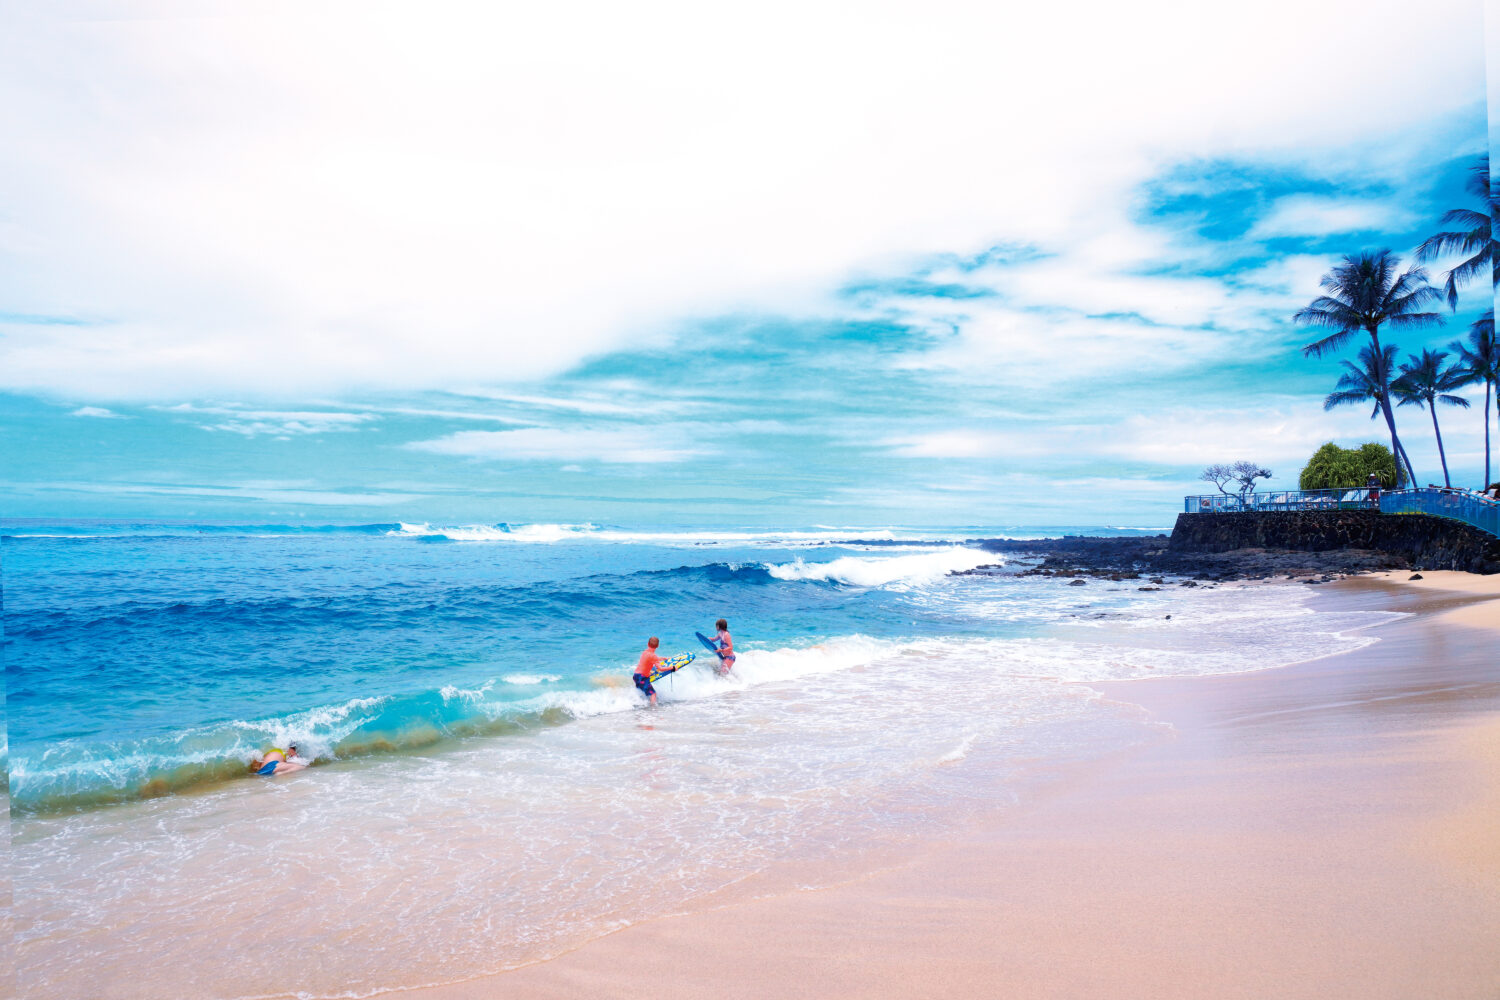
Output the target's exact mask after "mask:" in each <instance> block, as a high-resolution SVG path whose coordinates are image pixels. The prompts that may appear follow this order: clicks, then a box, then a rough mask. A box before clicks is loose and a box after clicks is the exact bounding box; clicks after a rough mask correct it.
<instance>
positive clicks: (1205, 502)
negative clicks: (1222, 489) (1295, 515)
mask: <svg viewBox="0 0 1500 1000" xmlns="http://www.w3.org/2000/svg"><path fill="white" fill-rule="evenodd" d="M1375 507H1376V501H1375V499H1374V498H1372V497H1371V496H1370V491H1369V490H1368V489H1365V488H1364V487H1360V488H1359V489H1357V490H1279V491H1275V492H1270V493H1246V494H1245V495H1243V496H1240V495H1238V494H1237V495H1234V496H1226V495H1225V494H1223V493H1218V494H1209V495H1208V496H1197V497H1184V498H1183V501H1182V509H1183V511H1184V512H1186V513H1188V514H1222V513H1226V512H1230V511H1246V510H1358V509H1360V508H1363V509H1365V510H1373V509H1375Z"/></svg>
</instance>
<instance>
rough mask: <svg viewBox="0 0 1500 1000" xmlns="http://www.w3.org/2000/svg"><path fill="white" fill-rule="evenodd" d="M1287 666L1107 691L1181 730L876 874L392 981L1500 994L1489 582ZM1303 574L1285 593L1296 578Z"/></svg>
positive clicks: (1498, 587)
mask: <svg viewBox="0 0 1500 1000" xmlns="http://www.w3.org/2000/svg"><path fill="white" fill-rule="evenodd" d="M1408 576H1410V574H1409V573H1407V572H1399V573H1393V574H1375V575H1370V576H1364V577H1359V578H1354V579H1350V580H1346V581H1343V582H1341V583H1337V584H1332V585H1328V586H1326V587H1324V588H1322V589H1321V590H1320V593H1319V596H1318V599H1317V600H1318V606H1320V607H1323V608H1326V609H1329V610H1332V609H1334V608H1338V609H1352V608H1359V609H1371V610H1397V611H1403V612H1408V613H1410V614H1411V617H1408V618H1404V619H1401V620H1399V621H1396V622H1393V623H1389V624H1385V625H1381V626H1378V627H1377V628H1376V629H1375V630H1374V631H1373V633H1372V634H1375V635H1378V636H1380V638H1381V641H1380V642H1378V643H1376V644H1374V645H1372V646H1369V647H1366V648H1365V649H1362V650H1359V651H1357V652H1354V653H1351V654H1344V655H1340V656H1336V657H1328V658H1325V659H1322V660H1317V661H1312V662H1309V663H1304V664H1299V665H1297V666H1293V667H1287V668H1282V669H1277V670H1268V671H1261V672H1257V673H1251V674H1241V675H1232V676H1220V677H1212V678H1188V679H1151V680H1142V681H1130V682H1117V683H1113V684H1109V685H1097V686H1099V687H1103V688H1104V689H1105V692H1106V696H1107V697H1111V698H1115V699H1119V700H1121V701H1128V702H1131V703H1134V704H1139V705H1142V706H1145V707H1146V708H1147V709H1148V710H1149V711H1150V713H1151V714H1152V716H1153V717H1154V718H1155V719H1156V720H1158V721H1161V722H1164V723H1168V724H1170V726H1171V732H1170V735H1169V736H1167V737H1164V738H1163V739H1162V740H1160V741H1159V742H1156V743H1153V744H1150V745H1148V746H1146V747H1144V748H1141V749H1139V750H1137V751H1134V752H1131V753H1129V754H1125V755H1121V756H1117V757H1115V758H1111V759H1107V760H1103V761H1097V762H1094V763H1092V764H1090V765H1087V766H1083V767H1079V768H1076V769H1075V770H1073V771H1072V772H1070V773H1069V774H1067V775H1066V776H1065V777H1064V778H1063V779H1060V780H1059V781H1057V782H1054V783H1053V784H1051V785H1050V786H1048V787H1047V788H1046V789H1045V791H1044V792H1043V793H1042V794H1040V795H1039V796H1038V797H1037V798H1035V799H1033V800H1031V801H1029V802H1027V803H1026V804H1024V805H1023V806H1021V807H1012V808H1010V809H1008V810H1004V811H997V812H996V813H995V814H994V815H992V816H991V817H989V818H988V819H987V820H985V821H984V822H981V823H978V824H975V825H973V826H970V827H968V828H965V829H963V830H960V831H958V832H956V833H954V834H953V835H951V836H949V837H947V838H945V839H944V840H942V841H940V842H931V843H925V844H922V845H920V846H918V847H917V848H916V849H914V850H912V851H911V852H909V853H908V854H907V856H905V857H904V858H900V859H891V860H890V861H889V862H888V863H887V864H886V866H885V867H882V868H880V869H879V870H876V871H872V872H870V873H868V874H866V875H863V876H861V877H859V878H856V879H854V880H852V881H847V882H844V883H842V884H839V885H836V886H834V887H832V888H827V889H821V890H817V891H789V892H788V891H782V892H778V893H776V894H773V895H770V896H765V897H763V898H752V896H753V893H754V891H755V887H753V886H750V887H745V888H744V890H743V891H742V893H741V894H740V898H738V899H732V900H730V901H728V902H724V901H722V900H721V901H719V903H718V905H713V908H709V906H710V905H712V904H705V906H704V908H702V909H699V910H697V911H695V912H691V913H687V914H683V915H680V916H674V917H667V918H663V919H658V920H651V921H647V922H644V923H641V924H637V925H635V926H632V927H628V928H626V929H624V930H621V931H619V932H617V933H614V934H611V935H609V936H607V937H604V938H601V939H598V940H596V941H593V942H590V943H589V944H586V945H584V946H583V947H581V948H579V949H577V950H575V951H572V952H570V953H568V954H565V955H562V956H560V957H558V958H555V959H553V960H551V961H548V962H543V963H540V964H538V965H533V966H529V967H526V968H522V969H518V970H515V971H512V972H508V973H505V974H502V975H499V976H494V977H489V978H487V979H482V980H476V981H473V982H469V983H461V984H455V985H453V986H448V987H441V988H435V989H426V990H417V991H409V992H404V993H401V994H398V995H399V996H402V997H421V998H424V1000H468V998H479V997H499V996H504V997H508V998H509V997H515V998H572V997H582V996H598V997H621V998H629V997H642V998H647V997H649V998H653V1000H670V998H679V997H680V998H690V997H692V998H696V997H704V996H714V997H721V998H739V997H778V998H795V997H808V998H813V997H818V998H823V997H832V996H842V997H892V998H896V997H903V998H904V997H939V996H942V997H991V996H1004V997H1007V998H1033V997H1035V998H1043V997H1047V998H1069V1000H1076V998H1100V1000H1104V998H1108V1000H1131V998H1153V1000H1155V998H1183V1000H1188V998H1192V1000H1201V998H1205V997H1214V998H1237V997H1243V998H1247V1000H1248V998H1256V1000H1262V998H1266V997H1278V998H1303V997H1305V998H1314V997H1317V998H1340V997H1349V998H1356V997H1357V998H1361V1000H1378V998H1390V1000H1397V998H1400V1000H1406V998H1410V997H1416V996H1433V997H1437V996H1441V997H1444V998H1448V1000H1458V998H1475V1000H1481V998H1482V1000H1494V998H1495V997H1497V996H1500V947H1497V942H1500V667H1497V665H1496V664H1497V662H1500V577H1488V578H1486V577H1474V576H1469V575H1467V574H1461V573H1427V574H1423V576H1424V579H1423V580H1420V581H1409V580H1407V577H1408ZM1281 585H1282V586H1298V585H1297V584H1281Z"/></svg>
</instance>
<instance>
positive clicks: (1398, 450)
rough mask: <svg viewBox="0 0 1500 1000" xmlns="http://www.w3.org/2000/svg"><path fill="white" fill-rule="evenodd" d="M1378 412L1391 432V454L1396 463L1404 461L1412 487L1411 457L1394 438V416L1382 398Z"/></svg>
mask: <svg viewBox="0 0 1500 1000" xmlns="http://www.w3.org/2000/svg"><path fill="white" fill-rule="evenodd" d="M1380 412H1381V413H1382V414H1383V415H1384V416H1385V425H1386V427H1388V428H1390V431H1391V454H1393V455H1395V456H1396V460H1397V461H1398V462H1399V461H1401V460H1402V459H1405V460H1406V478H1407V480H1408V481H1409V482H1410V483H1411V485H1412V486H1416V485H1417V473H1416V470H1414V469H1413V468H1412V467H1411V456H1410V455H1408V454H1407V453H1406V449H1405V448H1403V447H1402V446H1401V439H1400V438H1399V437H1397V436H1396V416H1395V414H1393V413H1391V401H1390V400H1388V399H1386V398H1385V397H1384V396H1382V397H1381V398H1380Z"/></svg>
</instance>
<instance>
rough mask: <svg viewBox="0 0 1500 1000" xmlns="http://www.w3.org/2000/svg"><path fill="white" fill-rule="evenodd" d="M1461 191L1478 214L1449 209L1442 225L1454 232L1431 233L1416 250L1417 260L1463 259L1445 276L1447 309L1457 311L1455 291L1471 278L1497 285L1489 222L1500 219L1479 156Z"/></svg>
mask: <svg viewBox="0 0 1500 1000" xmlns="http://www.w3.org/2000/svg"><path fill="white" fill-rule="evenodd" d="M1464 190H1466V191H1468V192H1469V193H1470V194H1472V195H1473V196H1474V197H1475V198H1476V199H1478V200H1479V203H1480V206H1481V210H1475V209H1472V208H1455V209H1450V210H1449V211H1448V212H1445V213H1444V214H1443V222H1442V224H1443V225H1445V226H1457V227H1458V228H1457V229H1451V230H1446V231H1444V232H1441V233H1435V234H1433V235H1432V236H1429V237H1428V238H1427V239H1426V240H1424V241H1423V242H1422V245H1421V246H1419V247H1417V252H1416V253H1415V254H1414V255H1413V256H1415V257H1416V258H1417V260H1435V259H1437V258H1438V257H1443V256H1447V255H1448V254H1463V255H1464V259H1463V260H1462V261H1461V262H1460V263H1459V264H1457V265H1456V266H1455V267H1454V268H1453V269H1452V270H1451V271H1449V272H1448V280H1447V281H1446V282H1444V291H1445V293H1446V296H1447V299H1448V307H1449V308H1450V309H1454V310H1456V309H1457V308H1458V290H1459V288H1460V287H1462V286H1463V285H1467V284H1468V283H1469V282H1471V281H1473V280H1474V279H1475V278H1478V277H1481V276H1483V275H1488V276H1489V279H1490V287H1492V288H1493V287H1495V286H1496V285H1500V252H1497V251H1500V245H1497V242H1496V235H1497V233H1496V231H1495V226H1494V225H1493V220H1494V219H1495V218H1497V217H1500V189H1497V186H1496V185H1495V183H1494V181H1493V180H1492V178H1491V177H1490V158H1489V155H1488V154H1481V155H1480V156H1479V159H1478V160H1476V161H1475V162H1474V165H1473V166H1471V167H1470V168H1469V179H1468V180H1467V181H1465V182H1464Z"/></svg>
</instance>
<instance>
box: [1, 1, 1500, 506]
mask: <svg viewBox="0 0 1500 1000" xmlns="http://www.w3.org/2000/svg"><path fill="white" fill-rule="evenodd" d="M1381 8H1382V5H1380V4H1374V5H1371V4H1361V5H1360V6H1359V8H1358V9H1359V10H1360V11H1361V14H1362V16H1361V18H1360V19H1358V21H1359V23H1358V24H1357V25H1354V26H1352V27H1351V25H1350V23H1349V19H1348V18H1347V17H1346V16H1345V15H1346V14H1347V11H1348V9H1349V5H1342V4H1316V3H1314V4H1296V5H1290V4H1288V5H1281V4H1269V5H1267V6H1266V8H1265V9H1264V11H1262V12H1260V16H1258V17H1256V18H1253V19H1246V18H1245V17H1244V16H1242V14H1243V12H1241V14H1240V15H1235V16H1234V17H1230V16H1229V13H1232V12H1226V13H1225V14H1224V15H1219V14H1216V13H1211V12H1203V13H1201V14H1200V15H1199V16H1197V17H1195V18H1183V17H1181V16H1179V13H1178V11H1177V10H1176V9H1175V8H1174V7H1173V6H1172V5H1170V4H1160V5H1155V4H1145V5H1143V6H1141V7H1140V8H1139V9H1138V10H1132V12H1131V13H1130V15H1129V16H1128V17H1127V16H1126V15H1124V14H1122V13H1121V12H1119V11H1117V10H1115V9H1113V8H1112V7H1110V6H1108V5H1101V6H1100V7H1099V9H1098V10H1097V11H1094V12H1093V14H1092V15H1091V16H1090V17H1087V18H1079V17H1077V16H1076V14H1077V12H1074V13H1073V14H1069V15H1068V16H1063V14H1061V13H1051V12H1048V11H1042V10H1036V9H1031V8H1019V7H1016V8H1006V9H1003V10H997V9H996V8H995V5H966V4H952V5H942V9H941V10H938V9H935V8H933V7H932V6H931V5H927V6H924V7H923V8H922V9H921V11H920V12H919V11H918V10H917V9H916V8H913V7H909V6H907V5H901V4H890V5H881V4H875V5H871V7H870V8H869V10H868V11H867V12H866V13H865V14H864V15H863V16H862V17H861V18H860V19H859V21H858V22H857V23H854V22H851V21H850V19H849V18H848V17H846V16H844V15H843V14H841V13H840V9H839V8H835V7H831V6H829V7H824V6H821V5H816V4H814V5H810V6H809V5H798V6H796V7H790V6H789V7H787V8H785V9H783V8H781V7H779V6H777V5H772V6H770V7H767V8H765V9H764V10H763V11H760V12H758V13H757V14H756V17H755V19H754V21H753V23H745V22H744V21H743V20H735V19H733V18H722V19H721V18H718V17H717V16H716V15H710V14H707V13H705V12H703V11H702V10H701V9H700V8H698V7H695V6H693V5H681V6H679V5H672V4H649V5H647V6H645V7H643V8H641V9H640V10H639V11H636V12H635V15H634V17H633V18H623V17H622V16H621V15H619V14H618V13H617V12H613V11H612V9H611V8H609V7H608V6H606V5H601V6H600V7H598V8H597V9H596V10H594V11H593V12H592V13H593V15H594V18H593V19H592V20H591V19H589V18H584V19H582V20H581V21H580V20H578V19H574V20H572V21H569V20H566V19H564V18H562V16H561V15H554V14H549V13H547V12H545V11H543V12H537V11H528V12H524V13H522V12H518V11H505V10H503V9H502V8H497V7H481V8H463V7H452V8H442V11H443V14H442V15H441V16H439V15H435V14H432V13H431V12H424V11H419V10H417V9H416V8H407V7H402V6H400V5H384V6H379V7H373V8H372V7H369V6H359V7H355V6H348V5H339V4H312V5H297V6H291V5H287V6H282V5H277V4H267V5H263V6H258V7H257V8H256V10H255V12H254V13H253V14H252V15H249V16H246V15H245V14H243V13H242V12H238V11H239V9H238V8H234V7H228V6H226V7H222V8H218V9H217V11H218V12H217V15H210V16H203V14H204V11H207V10H212V8H204V7H200V6H195V7H194V8H193V14H194V16H184V14H185V9H184V8H178V7H176V6H175V5H170V4H167V5H150V6H149V7H147V6H143V5H130V6H125V5H115V4H77V5H63V6H51V7H48V8H45V9H44V8H37V10H36V13H35V16H33V17H29V18H27V19H25V21H24V30H19V31H16V32H11V33H8V37H9V39H10V40H9V41H6V42H0V45H4V46H5V47H6V50H5V51H3V52H0V56H5V57H6V58H5V60H4V62H5V68H4V69H3V70H0V88H3V89H0V92H3V93H4V94H5V97H6V100H4V101H0V107H3V108H5V109H7V110H4V111H0V115H3V118H0V124H3V125H5V127H6V129H7V133H8V134H11V135H15V136H17V137H18V139H17V142H16V143H14V144H13V148H11V149H10V150H8V151H7V152H6V153H5V154H4V158H3V161H0V179H3V180H4V182H5V183H4V184H3V185H0V255H3V257H4V268H3V272H0V440H3V441H4V442H5V452H6V462H5V468H4V470H3V472H0V476H3V483H4V491H5V494H6V497H7V499H6V501H5V510H4V514H6V515H8V516H27V517H30V516H35V517H54V516H55V517H88V516H103V517H108V516H119V517H132V518H139V517H153V516H162V517H206V518H215V519H228V520H243V521H283V520H287V519H301V520H309V521H314V520H349V519H354V520H368V521H376V520H395V519H402V520H408V521H413V520H416V521H420V520H431V521H462V522H470V521H485V522H489V521H502V520H503V521H511V522H519V521H566V522H577V521H592V522H595V523H610V524H625V525H639V524H655V523H676V524H703V525H721V524H743V525H784V526H804V525H811V524H835V525H870V526H873V525H888V524H910V525H942V524H950V525H992V526H998V525H1015V524H1089V523H1094V524H1119V525H1142V526H1158V525H1168V524H1170V523H1171V519H1172V516H1173V514H1174V513H1175V511H1176V510H1177V509H1178V507H1179V505H1180V499H1181V497H1182V495H1183V494H1185V493H1192V492H1198V491H1199V490H1200V489H1202V488H1204V484H1199V483H1197V482H1196V481H1195V480H1196V475H1197V473H1198V471H1199V470H1200V469H1201V468H1202V467H1203V466H1204V465H1205V464H1207V463H1209V462H1214V461H1232V460H1235V459H1239V458H1247V459H1253V460H1256V461H1259V462H1262V463H1264V464H1266V465H1269V466H1270V467H1271V468H1272V469H1273V470H1274V471H1275V472H1276V479H1275V480H1274V483H1275V484H1277V485H1283V486H1288V487H1290V486H1294V485H1295V478H1296V474H1297V471H1298V469H1299V468H1300V466H1301V464H1302V462H1303V461H1304V460H1305V459H1306V457H1307V456H1308V455H1310V454H1311V452H1312V451H1313V450H1314V449H1316V447H1317V446H1318V445H1320V444H1321V443H1322V442H1324V441H1327V440H1337V441H1340V442H1343V443H1346V444H1352V443H1358V442H1360V441H1365V440H1381V439H1382V438H1383V433H1382V430H1381V427H1380V426H1379V425H1376V424H1372V423H1370V422H1369V421H1368V419H1367V416H1368V413H1367V411H1364V410H1361V409H1349V410H1347V411H1343V412H1334V413H1327V414H1325V413H1324V412H1323V411H1322V409H1321V399H1322V396H1323V395H1324V394H1325V393H1326V392H1327V391H1329V389H1330V388H1331V387H1332V383H1333V381H1334V380H1335V378H1336V377H1337V370H1338V369H1337V361H1336V359H1331V358H1330V359H1323V360H1321V361H1310V360H1306V359H1303V358H1302V356H1301V354H1300V352H1298V351H1297V350H1296V348H1297V346H1298V345H1300V344H1302V343H1305V342H1306V341H1307V340H1309V339H1311V338H1310V336H1309V335H1308V333H1307V332H1306V331H1304V330H1299V329H1297V328H1295V327H1294V326H1293V325H1292V324H1291V322H1290V316H1291V314H1292V313H1293V312H1294V311H1295V310H1296V309H1297V308H1298V307H1299V306H1301V305H1303V304H1305V303H1306V302H1307V301H1309V300H1310V299H1311V298H1312V297H1313V296H1314V295H1316V294H1317V292H1318V289H1317V281H1318V278H1319V276H1320V275H1321V274H1322V273H1323V272H1324V271H1326V270H1327V269H1328V267H1329V266H1330V265H1331V264H1332V263H1333V262H1334V261H1335V260H1336V259H1337V257H1338V256H1339V255H1340V254H1343V253H1347V252H1353V251H1357V250H1360V249H1363V248H1378V247H1390V248H1392V249H1394V250H1396V251H1397V252H1398V253H1402V254H1403V255H1405V254H1407V253H1408V252H1409V251H1410V249H1411V248H1412V247H1413V246H1415V245H1416V244H1417V243H1418V242H1420V241H1421V240H1422V239H1423V238H1425V236H1427V235H1428V234H1429V233H1430V232H1431V231H1432V230H1433V228H1434V227H1435V225H1436V223H1437V220H1438V218H1439V217H1440V215H1441V214H1442V212H1443V211H1444V210H1445V209H1447V208H1449V207H1453V206H1457V205H1463V204H1467V195H1466V194H1465V193H1464V191H1463V177H1464V170H1465V168H1466V167H1467V166H1468V164H1469V163H1471V162H1472V161H1473V159H1474V157H1475V156H1476V155H1477V154H1479V153H1480V152H1481V151H1482V150H1483V149H1484V147H1485V144H1486V142H1487V124H1488V122H1487V112H1486V108H1487V104H1486V100H1485V94H1486V77H1485V64H1484V58H1483V56H1484V53H1483V44H1482V38H1483V34H1482V29H1483V21H1482V8H1481V7H1480V5H1479V4H1477V3H1452V4H1437V5H1434V6H1432V7H1431V9H1430V11H1429V12H1428V13H1425V14H1424V15H1423V16H1422V17H1421V18H1419V19H1417V20H1416V21H1415V22H1414V21H1413V19H1412V18H1411V17H1410V16H1409V14H1407V15H1403V16H1402V17H1399V18H1398V17H1396V16H1395V15H1394V11H1396V10H1401V9H1402V8H1398V7H1392V8H1391V11H1390V12H1388V13H1391V16H1390V17H1388V18H1383V17H1381V16H1380V10H1381ZM1220 17H1223V20H1222V21H1219V20H1217V19H1218V18H1220ZM580 23H583V24H587V25H588V27H584V28H581V27H579V24H580ZM1080 25H1088V26H1091V27H1082V28H1081V27H1080ZM1335 31H1336V32H1339V33H1340V37H1343V38H1346V39H1347V41H1348V44H1347V45H1342V46H1340V48H1341V49H1347V50H1348V51H1349V52H1357V53H1359V58H1352V57H1345V56H1341V55H1339V54H1337V53H1334V54H1330V53H1328V52H1327V46H1322V45H1320V44H1319V43H1318V38H1319V37H1321V36H1326V35H1327V33H1329V32H1335ZM1226 37H1232V38H1233V40H1234V43H1233V44H1232V45H1228V46H1226V45H1224V44H1223V43H1222V42H1223V39H1225V38H1226ZM1121 39H1124V40H1126V41H1127V42H1128V44H1126V45H1121V44H1119V41H1120V40H1121ZM206 52H212V53H214V57H213V58H212V59H210V58H207V57H206V56H205V54H204V53H206ZM1433 270H1434V272H1435V273H1436V272H1440V271H1441V270H1442V266H1441V264H1439V265H1438V266H1436V267H1434V268H1433ZM1485 291H1487V290H1484V289H1479V288H1471V289H1469V290H1468V292H1467V293H1466V294H1465V295H1464V297H1463V298H1462V300H1461V302H1460V308H1459V310H1458V312H1457V314H1456V315H1453V316H1450V317H1449V320H1448V323H1447V326H1446V327H1445V328H1443V329H1441V330H1437V331H1434V332H1433V333H1432V334H1431V335H1430V336H1427V337H1425V338H1424V339H1423V340H1421V341H1417V340H1415V339H1412V340H1411V341H1410V342H1407V340H1406V339H1400V340H1399V343H1400V345H1401V347H1402V349H1403V352H1408V351H1412V352H1414V351H1416V350H1418V349H1420V348H1421V347H1423V346H1441V345H1444V344H1446V343H1448V342H1449V341H1450V340H1453V339H1455V338H1458V337H1461V336H1462V335H1463V334H1464V333H1465V332H1466V331H1467V327H1468V323H1469V322H1470V321H1471V320H1472V319H1473V318H1474V316H1475V315H1477V313H1478V312H1479V311H1481V310H1482V309H1484V308H1486V307H1488V305H1489V302H1488V301H1487V300H1485V299H1484V298H1483V295H1482V293H1483V292H1485ZM1348 353H1349V354H1350V355H1351V356H1352V349H1351V351H1350V352H1348ZM1479 401H1480V397H1478V396H1477V395H1476V396H1475V407H1474V409H1472V410H1470V411H1459V410H1444V411H1443V412H1442V413H1441V414H1440V418H1441V419H1442V421H1443V424H1444V437H1445V442H1446V443H1447V444H1448V446H1449V461H1450V465H1452V466H1453V468H1454V472H1455V479H1456V480H1457V481H1460V482H1465V483H1477V481H1478V478H1479V476H1480V468H1481V466H1482V461H1483V457H1482V454H1481V450H1480V449H1481V447H1482V428H1481V426H1480V416H1479ZM1400 419H1401V421H1402V428H1403V433H1404V435H1405V439H1406V440H1407V443H1408V447H1409V448H1410V449H1411V451H1412V457H1413V460H1414V462H1415V463H1416V465H1417V469H1418V474H1419V475H1420V476H1422V477H1423V478H1424V479H1427V478H1430V479H1434V480H1436V479H1438V478H1439V477H1440V472H1439V470H1438V467H1437V456H1436V449H1435V447H1434V446H1433V444H1432V435H1431V431H1430V423H1429V420H1428V417H1427V415H1426V414H1425V413H1423V412H1418V411H1414V410H1410V409H1407V410H1404V411H1402V412H1401V414H1400Z"/></svg>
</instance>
